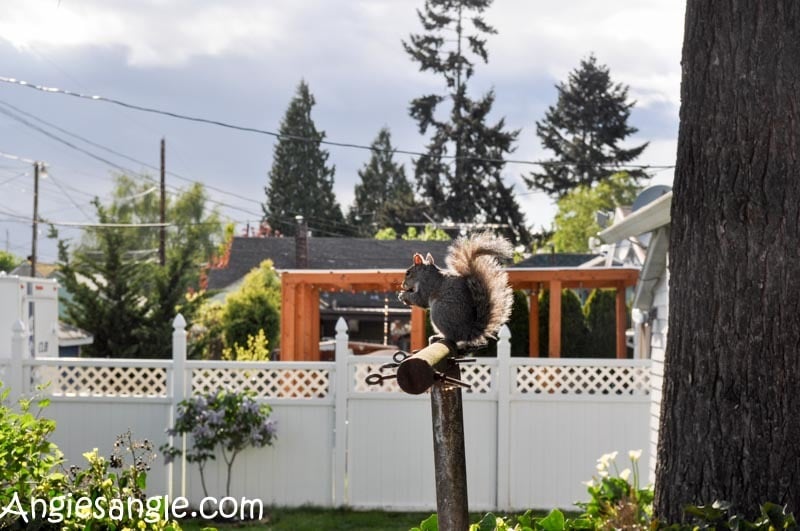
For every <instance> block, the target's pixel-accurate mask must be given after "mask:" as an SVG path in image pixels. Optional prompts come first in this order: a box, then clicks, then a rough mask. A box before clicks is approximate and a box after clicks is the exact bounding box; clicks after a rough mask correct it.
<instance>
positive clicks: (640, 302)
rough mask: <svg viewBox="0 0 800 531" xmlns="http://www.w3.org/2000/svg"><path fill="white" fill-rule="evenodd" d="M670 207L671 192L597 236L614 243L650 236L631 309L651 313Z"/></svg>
mask: <svg viewBox="0 0 800 531" xmlns="http://www.w3.org/2000/svg"><path fill="white" fill-rule="evenodd" d="M671 207H672V192H671V191H670V192H667V193H665V194H664V195H662V196H661V197H659V198H658V199H656V200H654V201H652V202H651V203H648V204H646V205H645V206H643V207H642V208H640V209H639V210H636V211H635V212H632V213H631V214H630V215H629V216H627V217H626V218H625V219H623V220H622V221H619V222H617V223H615V224H614V225H612V226H610V227H608V228H607V229H605V230H603V231H602V232H600V233H599V234H598V236H599V237H600V238H601V239H602V240H603V241H605V242H607V243H614V242H616V241H619V240H622V239H624V238H630V237H636V236H639V235H640V234H643V233H645V232H652V237H651V239H650V241H649V244H648V246H647V256H646V258H645V260H644V264H643V265H642V270H641V273H640V275H639V281H638V283H637V286H636V293H635V294H634V298H633V307H634V308H640V309H642V310H649V309H650V306H651V305H652V304H653V300H654V297H655V291H654V290H655V288H656V285H657V284H658V281H659V279H660V278H661V277H662V276H663V275H664V274H665V272H666V269H667V253H668V251H669V248H668V247H669V225H670V209H671Z"/></svg>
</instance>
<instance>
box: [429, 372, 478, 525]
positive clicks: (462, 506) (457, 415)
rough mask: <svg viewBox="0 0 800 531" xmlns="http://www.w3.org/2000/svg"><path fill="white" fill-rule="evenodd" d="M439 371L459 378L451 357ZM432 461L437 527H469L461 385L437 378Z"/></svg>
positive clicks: (432, 393) (433, 406) (433, 405)
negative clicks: (434, 477) (434, 476)
mask: <svg viewBox="0 0 800 531" xmlns="http://www.w3.org/2000/svg"><path fill="white" fill-rule="evenodd" d="M441 363H442V364H445V365H446V367H444V368H443V369H441V370H442V372H444V373H445V374H446V375H447V376H448V377H451V378H458V377H459V376H460V372H461V371H460V370H459V368H458V364H457V363H455V361H454V360H453V359H452V358H449V357H448V358H446V359H445V360H444V361H442V362H441ZM431 420H432V424H433V462H434V470H435V474H436V513H437V515H438V520H439V529H441V530H443V531H448V530H463V529H467V528H469V505H468V500H467V458H466V453H465V446H464V407H463V402H462V400H461V388H460V387H459V386H455V385H452V384H450V383H448V382H447V381H437V382H436V383H434V384H433V387H432V388H431Z"/></svg>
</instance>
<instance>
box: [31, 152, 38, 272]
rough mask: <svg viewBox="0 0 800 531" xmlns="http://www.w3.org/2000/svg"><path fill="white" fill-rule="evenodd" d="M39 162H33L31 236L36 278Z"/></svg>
mask: <svg viewBox="0 0 800 531" xmlns="http://www.w3.org/2000/svg"><path fill="white" fill-rule="evenodd" d="M38 225H39V163H38V162H34V163H33V235H32V238H31V276H32V277H33V278H36V247H37V240H38V239H39V234H38V232H39V226H38Z"/></svg>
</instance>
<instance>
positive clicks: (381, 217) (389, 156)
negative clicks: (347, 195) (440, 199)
mask: <svg viewBox="0 0 800 531" xmlns="http://www.w3.org/2000/svg"><path fill="white" fill-rule="evenodd" d="M393 151H394V150H393V148H392V136H391V133H390V132H389V129H387V128H383V129H381V130H380V132H379V133H378V136H377V137H376V138H375V140H374V141H373V142H372V157H371V158H370V159H369V161H368V162H367V163H366V164H365V165H364V167H363V168H362V169H361V170H359V171H358V176H359V177H361V183H360V184H357V185H356V188H355V200H354V202H353V206H352V207H351V208H350V212H349V213H348V222H349V223H350V224H351V225H354V226H356V227H358V232H359V235H360V236H366V237H371V236H372V235H374V234H375V233H376V231H377V230H379V229H385V228H389V227H391V228H393V229H394V230H395V231H396V232H401V231H402V230H403V228H404V227H405V224H406V222H409V221H415V218H417V217H419V211H418V206H417V204H416V202H415V200H414V191H413V190H412V189H411V184H409V182H408V180H407V179H406V172H405V168H404V167H403V166H402V165H401V164H398V163H396V162H395V161H394V156H393Z"/></svg>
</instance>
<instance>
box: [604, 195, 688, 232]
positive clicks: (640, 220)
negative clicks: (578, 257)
mask: <svg viewBox="0 0 800 531" xmlns="http://www.w3.org/2000/svg"><path fill="white" fill-rule="evenodd" d="M671 206H672V192H671V191H670V192H667V193H665V194H664V195H662V196H661V197H659V198H658V199H656V200H655V201H653V202H651V203H648V204H647V205H645V206H643V207H642V208H640V209H639V210H636V211H635V212H631V213H630V214H629V215H628V216H627V217H625V219H623V220H622V221H619V222H617V223H614V224H613V225H611V226H610V227H608V228H607V229H605V230H603V231H600V233H598V236H599V237H600V239H601V240H603V241H604V242H606V243H614V242H618V241H620V240H622V239H624V238H629V237H631V236H638V235H640V234H644V233H645V232H650V231H653V230H655V229H657V228H659V227H663V226H665V225H669V222H670V217H669V216H670V208H671Z"/></svg>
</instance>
